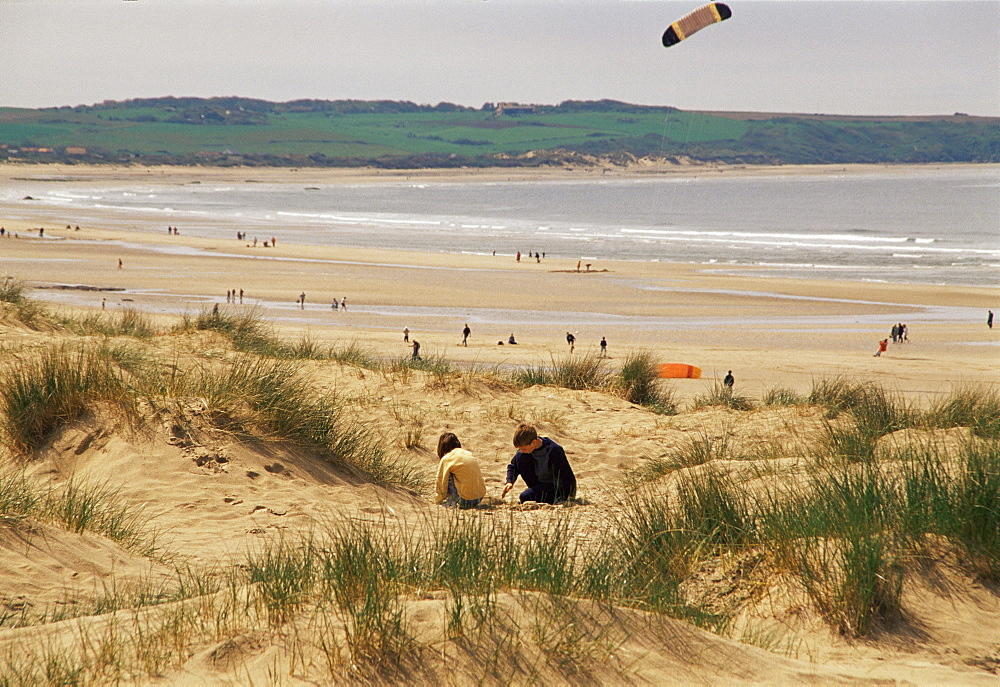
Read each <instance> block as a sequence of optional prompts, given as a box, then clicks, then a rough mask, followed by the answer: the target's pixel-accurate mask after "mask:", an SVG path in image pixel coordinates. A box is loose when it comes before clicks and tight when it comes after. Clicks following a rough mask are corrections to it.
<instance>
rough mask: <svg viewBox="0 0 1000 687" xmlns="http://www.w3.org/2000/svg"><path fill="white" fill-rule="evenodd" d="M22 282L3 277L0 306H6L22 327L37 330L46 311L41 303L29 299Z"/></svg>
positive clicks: (0, 289)
mask: <svg viewBox="0 0 1000 687" xmlns="http://www.w3.org/2000/svg"><path fill="white" fill-rule="evenodd" d="M25 291H26V287H25V285H24V282H22V281H20V280H19V279H14V278H13V277H4V279H3V282H2V283H0V304H6V305H7V307H8V308H9V309H10V311H11V312H12V313H13V315H14V317H15V318H16V319H17V320H18V321H19V322H20V323H21V324H23V325H24V326H26V327H29V328H31V329H38V327H39V326H40V325H41V324H42V321H43V320H44V319H45V316H46V311H45V308H44V307H42V305H41V303H39V302H38V301H36V300H35V299H33V298H29V297H28V296H27V294H26V293H25Z"/></svg>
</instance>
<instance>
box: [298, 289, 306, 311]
mask: <svg viewBox="0 0 1000 687" xmlns="http://www.w3.org/2000/svg"><path fill="white" fill-rule="evenodd" d="M299 303H300V305H299V309H300V310H305V309H306V292H305V291H303V292H302V293H301V294H299Z"/></svg>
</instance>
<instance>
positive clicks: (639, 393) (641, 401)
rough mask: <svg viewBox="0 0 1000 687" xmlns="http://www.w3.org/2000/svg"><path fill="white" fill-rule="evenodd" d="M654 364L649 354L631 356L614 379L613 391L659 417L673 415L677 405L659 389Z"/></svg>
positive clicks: (665, 391) (671, 392)
mask: <svg viewBox="0 0 1000 687" xmlns="http://www.w3.org/2000/svg"><path fill="white" fill-rule="evenodd" d="M660 384H661V383H660V379H659V374H658V369H657V363H656V360H655V359H654V357H653V354H652V353H650V352H648V351H640V352H638V353H630V354H629V355H628V356H627V357H626V358H625V361H624V362H623V363H622V366H621V368H620V369H619V370H618V374H617V376H616V377H615V378H614V379H613V381H612V382H611V388H612V390H613V391H614V392H615V393H616V394H617V395H619V396H621V397H622V398H624V399H625V400H626V401H628V402H629V403H635V404H636V405H641V406H645V407H647V408H649V409H650V410H652V411H653V412H655V413H658V414H660V415H676V414H677V403H676V402H675V401H674V397H673V391H672V390H670V389H664V388H663V387H662V386H660Z"/></svg>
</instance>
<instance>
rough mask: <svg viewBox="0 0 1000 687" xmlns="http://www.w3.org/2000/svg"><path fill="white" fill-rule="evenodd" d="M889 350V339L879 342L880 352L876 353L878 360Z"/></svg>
mask: <svg viewBox="0 0 1000 687" xmlns="http://www.w3.org/2000/svg"><path fill="white" fill-rule="evenodd" d="M887 348H889V339H882V340H881V341H879V342H878V350H877V351H875V356H874V357H876V358H879V357H881V356H882V354H883V353H885V351H886V349H887Z"/></svg>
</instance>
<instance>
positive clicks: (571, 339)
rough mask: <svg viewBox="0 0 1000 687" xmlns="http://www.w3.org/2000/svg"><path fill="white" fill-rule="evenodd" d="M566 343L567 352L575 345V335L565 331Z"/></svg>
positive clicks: (571, 350)
mask: <svg viewBox="0 0 1000 687" xmlns="http://www.w3.org/2000/svg"><path fill="white" fill-rule="evenodd" d="M566 343H568V344H569V352H570V353H572V352H573V348H574V347H575V346H576V337H575V336H573V335H572V334H571V333H569V332H566Z"/></svg>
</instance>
